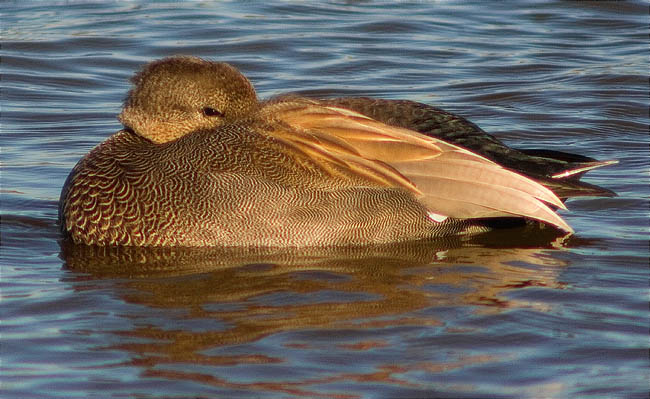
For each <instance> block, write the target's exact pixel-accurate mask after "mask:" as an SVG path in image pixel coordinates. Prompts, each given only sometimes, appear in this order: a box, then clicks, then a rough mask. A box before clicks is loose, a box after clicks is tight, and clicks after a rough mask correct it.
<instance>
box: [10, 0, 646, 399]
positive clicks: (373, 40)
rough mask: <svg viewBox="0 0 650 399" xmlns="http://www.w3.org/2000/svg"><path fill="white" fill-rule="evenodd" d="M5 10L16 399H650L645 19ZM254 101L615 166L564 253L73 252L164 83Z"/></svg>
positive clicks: (323, 10)
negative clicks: (137, 122) (340, 105)
mask: <svg viewBox="0 0 650 399" xmlns="http://www.w3.org/2000/svg"><path fill="white" fill-rule="evenodd" d="M514 4H515V3H514V2H475V3H469V2H464V1H457V2H456V1H447V2H441V3H433V2H431V3H429V2H405V3H400V4H399V6H398V7H395V6H393V5H392V4H391V3H389V2H386V3H385V2H327V3H322V4H321V3H319V4H311V3H293V2H265V4H261V3H248V2H244V3H238V2H218V3H213V2H191V3H181V4H177V3H167V2H161V3H155V4H143V3H112V4H100V3H79V2H73V3H67V2H61V3H52V4H49V5H45V4H41V3H37V2H34V3H30V2H5V3H3V4H2V6H1V7H2V10H1V12H2V50H1V55H2V64H1V68H2V93H1V95H2V116H1V118H2V119H1V129H2V142H1V145H2V152H1V154H0V156H1V160H2V181H1V184H2V187H1V192H0V194H1V197H0V198H1V208H2V209H1V214H2V246H1V247H0V262H1V265H2V270H1V280H0V284H1V285H0V294H1V295H2V302H1V303H0V309H1V312H2V313H1V314H0V317H1V318H2V321H3V322H2V324H1V325H0V328H1V329H2V332H1V335H0V337H1V338H0V339H1V340H2V342H1V345H0V348H1V349H0V350H1V356H2V364H1V367H2V371H1V373H0V378H1V380H0V381H1V386H0V388H1V389H2V396H3V397H6V398H43V397H47V398H77V397H79V398H95V397H96V398H108V397H114V398H123V397H129V398H130V397H133V398H189V397H191V398H212V397H229V398H237V397H241V398H250V397H261V398H291V397H309V398H397V397H399V398H416V397H417V398H422V397H512V398H522V397H530V398H539V397H598V398H600V397H625V398H630V397H647V391H648V382H647V381H648V378H649V375H648V256H649V252H648V197H649V192H650V189H649V185H648V183H649V179H648V172H649V168H648V163H649V162H648V141H649V140H648V135H647V133H648V105H649V104H648V84H647V70H648V69H647V68H648V62H647V61H648V59H647V5H646V4H644V3H643V2H634V1H629V2H618V1H612V2H609V1H593V2H591V1H575V2H572V1H562V2H552V1H551V2H533V1H528V2H517V3H516V6H515V5H514ZM173 54H189V55H196V56H201V57H207V58H210V59H215V60H221V61H227V62H231V63H233V64H234V65H236V66H238V67H239V68H240V69H241V70H242V71H243V72H244V73H245V74H246V75H247V76H248V77H249V78H250V79H251V80H252V81H253V83H254V84H255V86H256V88H257V90H258V92H259V94H260V96H261V97H269V96H272V95H275V94H279V93H285V92H289V91H297V92H300V93H303V94H305V95H313V96H345V95H368V96H375V97H385V98H394V99H409V100H415V101H421V102H425V103H428V104H432V105H436V106H440V107H442V108H445V109H447V110H449V111H453V112H456V113H458V114H461V115H463V116H465V117H467V118H469V119H470V120H472V121H473V122H475V123H477V124H478V125H479V126H481V127H483V128H484V129H486V130H487V131H489V132H491V133H493V134H495V135H497V136H498V137H499V138H502V139H503V140H505V141H506V142H508V143H509V144H511V145H513V146H518V147H529V148H530V147H537V148H548V149H555V150H562V151H569V152H576V153H580V154H583V155H587V156H591V157H595V158H598V159H618V160H619V161H620V163H619V164H618V165H615V166H611V167H608V168H604V169H600V170H596V171H593V172H591V173H590V174H588V175H587V178H586V180H587V181H588V182H590V183H593V184H597V185H601V186H603V187H606V188H609V189H611V190H614V191H615V192H617V193H618V194H619V195H618V197H614V198H589V199H574V200H571V201H569V203H568V207H569V209H570V212H564V213H563V216H564V217H565V218H566V220H567V221H568V222H569V223H570V224H571V225H572V226H573V227H574V228H575V230H576V234H575V235H574V236H572V237H569V238H565V239H563V238H561V237H557V236H556V235H555V234H553V233H552V232H549V231H543V230H541V231H540V230H530V229H525V228H519V229H512V230H508V231H503V232H498V233H494V234H489V235H486V236H484V237H478V238H476V239H473V240H470V241H462V240H441V241H430V242H419V243H410V244H402V245H388V246H380V247H371V248H363V249H351V248H347V249H346V248H339V249H321V250H312V251H263V250H224V249H212V250H207V249H206V250H194V251H188V250H180V249H179V250H163V251H156V250H151V251H149V250H146V251H137V250H131V251H113V250H106V249H96V248H94V249H93V248H83V247H81V248H80V247H75V246H67V245H63V244H62V243H61V240H60V236H59V233H58V230H57V226H56V215H57V202H58V196H59V192H60V189H61V186H62V185H63V182H64V180H65V178H66V176H67V174H68V173H69V171H70V169H71V168H72V167H73V166H74V164H75V162H76V161H77V160H78V159H79V158H81V157H82V156H83V155H84V154H85V153H86V152H88V151H89V150H90V149H91V148H92V147H93V146H95V145H96V144H98V143H100V142H101V141H103V140H104V139H105V138H106V137H108V136H109V135H110V134H112V133H113V132H115V131H116V130H118V129H119V128H120V125H119V123H118V121H117V120H116V115H117V114H118V112H119V108H120V104H121V101H122V99H123V98H124V96H125V94H126V91H127V90H128V88H129V83H128V78H129V76H131V75H132V73H133V72H134V71H135V70H137V69H138V68H139V66H140V65H141V64H143V63H145V62H148V61H150V60H152V59H155V58H159V57H163V56H167V55H173Z"/></svg>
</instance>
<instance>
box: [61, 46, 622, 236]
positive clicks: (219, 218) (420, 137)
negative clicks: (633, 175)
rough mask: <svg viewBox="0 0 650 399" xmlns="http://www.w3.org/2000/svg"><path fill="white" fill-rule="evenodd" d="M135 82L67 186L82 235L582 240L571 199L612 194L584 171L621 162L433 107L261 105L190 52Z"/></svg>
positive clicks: (72, 222) (230, 74) (362, 102)
mask: <svg viewBox="0 0 650 399" xmlns="http://www.w3.org/2000/svg"><path fill="white" fill-rule="evenodd" d="M131 82H132V84H133V86H132V88H131V89H130V90H129V92H128V94H127V96H126V99H125V100H124V104H123V107H122V110H121V113H120V114H119V116H118V119H119V121H120V122H121V124H122V125H123V128H122V129H121V130H119V131H118V132H116V133H115V134H113V135H112V136H110V137H108V138H107V139H106V140H105V141H104V142H102V143H100V144H99V145H98V146H96V147H95V148H94V149H92V150H91V151H90V152H89V153H88V154H86V155H85V156H84V157H83V158H82V159H81V160H80V161H79V162H78V163H77V164H76V165H75V167H74V168H73V169H72V171H71V172H70V174H69V176H68V178H67V180H66V182H65V183H64V185H63V188H62V191H61V197H60V201H59V225H60V227H61V231H62V232H63V234H64V235H65V236H66V238H69V239H71V240H72V241H73V242H74V243H75V244H85V245H97V246H136V247H215V246H224V247H284V248H286V247H309V246H351V245H353V246H354V245H369V244H383V243H392V242H403V241H414V240H421V239H429V238H438V237H446V236H458V235H472V234H479V233H484V232H487V231H490V230H492V229H494V228H495V227H494V226H495V224H494V223H493V222H494V221H499V220H506V219H507V220H510V219H513V218H514V219H516V220H528V221H534V222H539V224H540V225H541V226H549V227H551V228H553V229H556V230H557V231H558V232H559V233H562V234H571V233H572V232H573V230H572V228H571V227H570V226H569V225H568V224H567V223H566V222H565V221H564V219H563V218H562V217H561V216H560V215H558V213H557V210H559V209H563V210H565V209H566V206H565V204H564V200H565V199H566V198H568V197H570V196H579V195H610V194H611V192H609V191H608V190H605V189H600V188H598V187H596V186H591V185H588V184H586V183H582V182H580V181H579V177H580V176H582V174H584V173H585V172H586V171H588V170H591V169H594V168H597V167H601V166H605V165H609V164H611V163H613V162H615V161H597V160H595V159H592V158H588V157H582V156H578V155H573V154H568V153H560V152H554V151H544V150H514V149H511V148H509V147H507V146H506V145H505V144H503V143H501V142H500V141H499V140H497V139H496V138H494V137H493V136H491V135H489V134H487V133H486V132H484V131H483V130H481V129H480V128H478V126H476V125H474V124H473V123H471V122H469V121H467V120H465V119H464V118H462V117H459V116H456V115H454V114H451V113H448V112H446V111H444V110H441V109H438V108H435V107H432V106H429V105H426V104H421V103H417V102H412V101H406V100H383V99H372V98H367V97H354V98H333V99H314V98H307V97H304V96H298V95H292V94H289V95H281V96H276V97H273V98H270V99H267V100H259V99H258V97H257V94H256V91H255V89H254V87H253V85H252V83H251V82H250V81H249V80H248V79H247V78H246V77H245V76H244V75H243V74H242V73H241V72H240V71H239V70H237V69H236V68H235V67H233V66H231V65H230V64H227V63H223V62H217V61H211V60H205V59H202V58H198V57H193V56H172V57H166V58H163V59H160V60H156V61H152V62H150V63H148V64H146V65H145V66H144V67H142V69H141V70H140V71H138V72H137V73H136V74H135V75H134V76H133V77H132V78H131ZM554 190H556V191H557V193H556V192H554Z"/></svg>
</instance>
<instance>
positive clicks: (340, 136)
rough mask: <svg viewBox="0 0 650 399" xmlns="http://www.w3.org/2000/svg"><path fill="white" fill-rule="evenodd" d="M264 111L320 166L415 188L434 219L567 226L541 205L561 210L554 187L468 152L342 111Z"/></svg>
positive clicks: (304, 106)
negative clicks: (511, 219)
mask: <svg viewBox="0 0 650 399" xmlns="http://www.w3.org/2000/svg"><path fill="white" fill-rule="evenodd" d="M263 112H264V113H266V114H267V117H272V118H274V119H275V120H276V121H279V122H281V123H277V124H275V125H274V126H276V127H275V128H273V129H271V130H270V131H269V134H271V135H273V136H274V137H276V138H278V139H280V140H283V141H285V142H287V143H289V144H290V145H293V146H295V147H296V148H298V149H300V150H301V151H303V152H306V153H308V154H310V155H311V157H312V159H314V160H317V161H318V162H320V163H323V164H324V169H327V168H328V167H327V165H328V164H330V165H334V164H336V166H337V167H338V168H346V169H347V170H348V171H349V172H350V173H353V174H356V175H358V176H361V177H363V178H365V179H367V180H369V181H372V182H374V183H375V184H379V185H383V186H389V187H400V188H403V189H405V190H408V191H410V192H412V193H413V195H414V196H415V197H416V198H417V199H418V200H419V201H420V202H421V203H422V204H423V205H424V206H425V207H426V209H427V210H428V211H429V215H430V217H431V219H432V220H434V221H442V220H444V219H446V218H447V217H452V218H459V219H470V218H487V217H502V216H513V215H514V216H523V217H528V218H532V219H537V220H540V221H543V222H547V223H549V224H552V225H555V226H557V227H559V228H560V229H562V230H565V231H569V232H570V231H572V230H571V227H569V225H567V223H566V222H565V221H564V220H562V218H560V217H559V216H558V215H557V214H556V213H555V212H554V211H553V210H552V209H551V208H549V206H548V205H547V204H546V203H548V204H551V205H553V206H556V207H559V208H563V209H566V208H565V207H564V205H563V204H562V202H561V201H560V199H558V198H557V196H556V195H555V194H553V192H551V191H550V190H549V189H547V188H545V187H544V186H542V185H540V184H538V183H536V182H534V181H533V180H531V179H529V178H527V177H524V176H522V175H519V174H517V173H514V172H511V171H509V170H507V169H504V168H502V167H501V166H499V165H497V164H496V163H494V162H492V161H490V160H488V159H486V158H484V157H482V156H480V155H477V154H475V153H473V152H470V151H469V150H466V149H463V148H461V147H458V146H456V145H453V144H449V143H447V142H445V141H442V140H440V139H436V138H433V137H429V136H425V135H422V134H419V133H417V132H414V131H411V130H407V129H403V128H399V127H396V126H389V125H386V124H384V123H381V122H378V121H376V120H374V119H371V118H368V117H366V116H364V115H361V114H359V113H357V112H354V111H351V110H348V109H345V108H339V107H332V106H320V105H318V104H315V103H305V102H285V103H278V104H274V105H269V106H267V107H266V108H265V109H264V110H263Z"/></svg>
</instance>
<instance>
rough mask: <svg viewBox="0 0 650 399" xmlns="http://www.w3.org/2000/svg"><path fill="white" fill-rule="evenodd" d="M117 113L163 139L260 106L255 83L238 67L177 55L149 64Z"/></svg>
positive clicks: (150, 135)
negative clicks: (120, 110)
mask: <svg viewBox="0 0 650 399" xmlns="http://www.w3.org/2000/svg"><path fill="white" fill-rule="evenodd" d="M131 81H132V82H133V85H134V87H133V88H132V89H131V91H129V94H128V96H127V98H126V100H125V101H124V106H123V108H122V112H121V113H120V115H119V117H118V119H119V120H120V122H122V124H123V125H124V126H125V127H126V128H128V129H131V130H133V131H134V132H135V133H137V134H138V135H140V136H142V137H145V138H147V139H149V140H151V141H153V142H154V143H165V142H168V141H172V140H175V139H177V138H179V137H182V136H184V135H186V134H188V133H190V132H193V131H195V130H199V129H209V128H214V127H217V126H220V125H223V124H226V123H228V122H229V121H232V120H236V119H238V118H242V117H245V116H246V115H248V114H250V113H251V112H254V111H255V110H256V109H257V108H258V107H259V102H258V100H257V95H256V94H255V89H254V88H253V85H252V84H251V83H250V82H249V81H248V79H246V77H245V76H244V75H242V74H241V73H240V72H239V71H238V70H237V69H236V68H234V67H232V66H230V65H228V64H225V63H222V62H211V61H206V60H203V59H201V58H197V57H187V56H175V57H169V58H164V59H162V60H158V61H154V62H151V63H149V64H147V65H146V66H145V67H144V68H143V69H142V70H141V71H140V72H138V73H136V74H135V76H133V78H131Z"/></svg>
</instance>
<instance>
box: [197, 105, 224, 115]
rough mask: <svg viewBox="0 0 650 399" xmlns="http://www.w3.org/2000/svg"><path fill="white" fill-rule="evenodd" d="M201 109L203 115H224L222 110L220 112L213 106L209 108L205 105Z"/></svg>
mask: <svg viewBox="0 0 650 399" xmlns="http://www.w3.org/2000/svg"><path fill="white" fill-rule="evenodd" d="M202 111H203V115H205V116H219V117H223V116H224V115H223V112H220V111H218V110H216V109H214V108H210V107H205V108H203V110H202Z"/></svg>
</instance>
